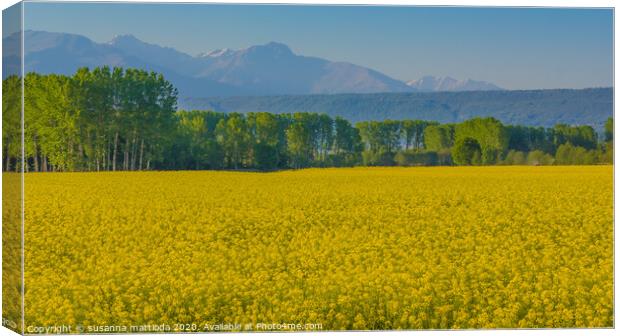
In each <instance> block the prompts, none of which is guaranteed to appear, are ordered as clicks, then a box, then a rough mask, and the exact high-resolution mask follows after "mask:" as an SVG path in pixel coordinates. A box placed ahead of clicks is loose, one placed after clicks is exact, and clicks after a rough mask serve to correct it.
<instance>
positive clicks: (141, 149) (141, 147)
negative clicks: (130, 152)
mask: <svg viewBox="0 0 620 336" xmlns="http://www.w3.org/2000/svg"><path fill="white" fill-rule="evenodd" d="M143 155H144V139H142V140H141V141H140V163H139V164H138V170H142V158H143Z"/></svg>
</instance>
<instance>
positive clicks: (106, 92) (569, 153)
mask: <svg viewBox="0 0 620 336" xmlns="http://www.w3.org/2000/svg"><path fill="white" fill-rule="evenodd" d="M24 87H25V96H24V103H25V105H24V108H25V119H24V145H25V146H24V147H25V148H24V154H25V166H24V169H25V170H26V171H41V172H46V171H117V170H186V169H192V170H193V169H195V170H199V169H251V170H276V169H287V168H305V167H343V166H360V165H363V166H416V165H496V164H509V165H521V164H533V165H547V164H601V163H612V161H613V150H612V145H613V120H612V119H611V118H610V119H608V121H607V123H606V125H605V132H604V134H603V135H602V136H599V135H598V134H597V133H596V132H595V130H594V129H593V128H592V127H590V126H572V125H565V124H559V125H556V126H555V127H553V128H543V127H529V126H518V125H503V124H502V123H501V122H500V121H498V120H496V119H494V118H474V119H470V120H466V121H463V122H461V123H452V124H440V123H438V122H433V121H423V120H384V121H364V122H359V123H357V124H355V125H352V124H351V123H350V122H349V121H348V120H346V119H343V118H340V117H336V118H332V117H330V116H329V115H327V114H320V113H307V112H297V113H286V114H274V113H269V112H250V113H245V114H241V113H220V112H213V111H177V96H178V93H177V90H176V89H175V88H174V87H173V86H172V85H171V84H170V83H169V82H168V81H166V80H165V79H164V78H163V77H162V76H161V75H160V74H157V73H154V72H147V71H143V70H137V69H122V68H109V67H101V68H95V69H92V70H90V69H88V68H82V69H79V70H78V71H77V72H76V73H75V74H74V75H73V76H63V75H54V74H51V75H40V74H36V73H29V74H27V75H26V76H25V80H24ZM20 94H21V79H20V78H19V77H17V76H10V77H8V78H6V79H5V80H4V81H3V125H4V127H3V132H2V133H3V135H2V136H3V148H2V150H3V156H4V162H3V170H5V171H10V170H17V169H19V168H20V167H19V165H20V162H19V160H18V158H19V156H20V151H21V139H20V135H21V134H20V133H21V131H20V130H21V120H20V99H21V97H20Z"/></svg>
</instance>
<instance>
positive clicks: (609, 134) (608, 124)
mask: <svg viewBox="0 0 620 336" xmlns="http://www.w3.org/2000/svg"><path fill="white" fill-rule="evenodd" d="M608 141H614V118H607V121H605V142H608Z"/></svg>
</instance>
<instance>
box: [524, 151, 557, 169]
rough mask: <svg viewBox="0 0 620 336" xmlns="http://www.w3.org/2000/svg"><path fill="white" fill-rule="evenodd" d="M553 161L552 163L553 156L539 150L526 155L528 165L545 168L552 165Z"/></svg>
mask: <svg viewBox="0 0 620 336" xmlns="http://www.w3.org/2000/svg"><path fill="white" fill-rule="evenodd" d="M553 161H554V159H553V156H551V155H549V154H547V153H545V152H543V151H540V150H535V151H531V152H529V153H528V154H527V164H528V165H533V166H543V165H544V166H546V165H550V164H553Z"/></svg>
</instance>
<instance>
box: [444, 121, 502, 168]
mask: <svg viewBox="0 0 620 336" xmlns="http://www.w3.org/2000/svg"><path fill="white" fill-rule="evenodd" d="M466 139H473V140H475V141H476V143H478V145H479V147H480V156H481V162H482V163H483V164H494V163H496V162H497V157H498V154H499V153H503V152H504V151H505V150H506V149H507V148H508V140H509V136H508V131H507V130H506V128H505V127H504V125H502V123H501V122H499V121H498V120H497V119H494V118H474V119H470V120H467V121H464V122H462V123H460V124H457V125H456V128H455V143H456V144H459V143H460V145H461V146H463V145H464V144H466V141H465V140H466ZM467 144H472V142H471V141H468V142H467ZM455 146H456V145H455ZM459 149H463V148H459ZM457 160H460V159H456V158H455V162H458V161H457ZM478 163H479V162H478ZM472 164H473V163H472Z"/></svg>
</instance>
